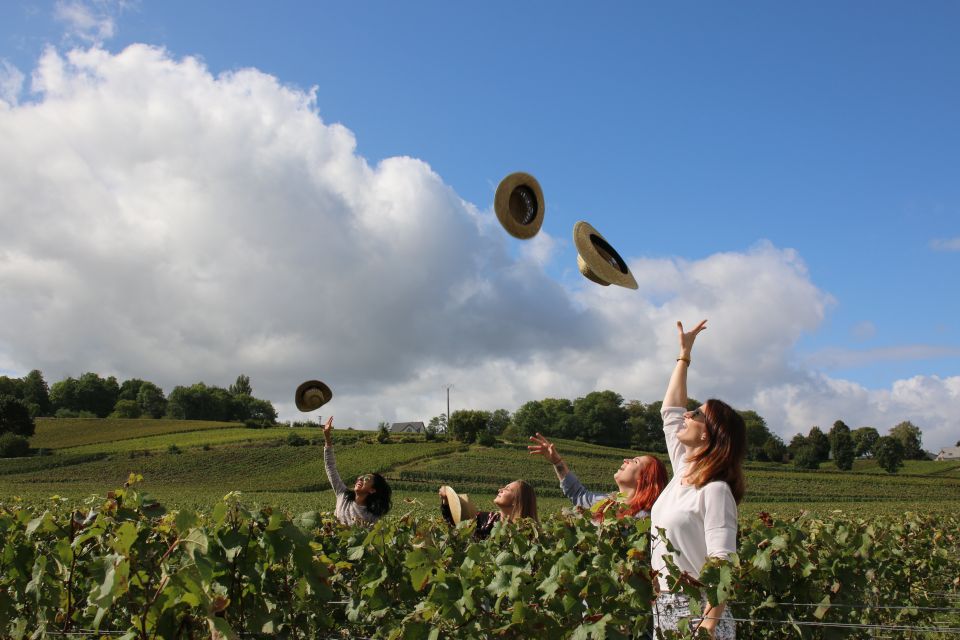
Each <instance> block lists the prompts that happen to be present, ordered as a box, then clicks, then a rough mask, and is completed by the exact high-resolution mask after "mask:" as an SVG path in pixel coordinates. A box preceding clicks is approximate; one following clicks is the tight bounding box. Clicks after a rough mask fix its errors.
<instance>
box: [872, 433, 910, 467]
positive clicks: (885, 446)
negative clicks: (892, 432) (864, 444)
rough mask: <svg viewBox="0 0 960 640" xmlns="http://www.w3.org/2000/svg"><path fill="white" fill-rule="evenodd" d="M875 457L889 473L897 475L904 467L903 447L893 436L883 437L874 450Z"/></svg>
mask: <svg viewBox="0 0 960 640" xmlns="http://www.w3.org/2000/svg"><path fill="white" fill-rule="evenodd" d="M873 457H874V458H876V460H877V464H879V465H880V468H881V469H884V470H886V472H887V473H896V472H897V470H898V469H899V468H900V467H902V466H903V445H902V444H900V441H899V440H897V439H896V438H894V437H893V436H883V437H882V438H880V439H879V440H877V444H876V445H875V446H874V448H873Z"/></svg>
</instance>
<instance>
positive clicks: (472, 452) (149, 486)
mask: <svg viewBox="0 0 960 640" xmlns="http://www.w3.org/2000/svg"><path fill="white" fill-rule="evenodd" d="M291 433H296V434H297V435H299V436H301V437H302V438H304V439H306V440H307V441H309V442H312V443H313V444H307V445H305V446H291V445H289V444H287V443H286V442H287V437H288V436H289V435H290V434H291ZM372 436H373V434H371V433H370V432H357V431H338V432H336V435H335V438H336V442H337V448H336V453H337V460H338V466H339V469H340V473H341V475H342V476H343V478H344V479H345V480H347V481H348V482H349V480H350V479H352V478H353V477H355V476H356V475H358V474H360V473H364V472H368V471H379V472H381V473H384V474H385V475H386V476H387V477H388V478H389V479H390V482H391V485H392V486H393V488H394V505H395V506H394V514H396V515H402V514H403V513H406V512H408V511H413V512H415V513H419V514H435V513H436V511H437V507H436V505H437V497H436V489H437V487H438V486H439V485H440V484H441V483H443V484H452V485H453V486H454V487H456V488H458V489H460V490H461V491H466V492H467V493H469V494H470V495H471V498H472V499H473V500H475V502H476V503H477V504H478V506H479V507H480V508H487V509H489V508H492V502H491V500H492V498H493V496H494V495H495V494H496V491H497V489H498V488H499V487H500V486H502V485H503V484H506V483H508V482H510V481H512V480H515V479H517V478H524V479H526V480H528V481H530V482H531V483H532V484H534V486H535V487H536V488H537V492H538V503H539V508H540V511H541V512H542V513H549V512H551V511H559V510H560V509H561V508H563V507H567V506H569V503H568V502H567V500H566V499H565V498H563V496H562V494H561V492H560V490H559V486H558V483H557V479H556V476H555V474H554V471H553V468H552V467H551V465H549V464H548V463H547V462H546V461H544V460H543V459H541V458H538V457H531V456H530V455H529V454H528V453H527V451H526V446H525V444H522V443H501V444H498V446H497V447H495V448H486V447H480V446H476V445H474V446H470V447H467V446H464V445H462V444H460V443H457V442H424V441H422V440H419V441H416V442H399V441H398V442H393V443H391V444H377V443H375V441H374V439H373V437H372ZM406 439H407V440H410V439H411V438H410V437H406ZM401 440H402V438H401ZM321 442H322V433H321V432H320V430H319V429H310V428H303V429H289V428H285V427H278V428H272V429H246V428H243V427H241V426H238V425H237V424H235V423H217V422H197V421H176V420H110V419H105V420H98V419H44V420H39V421H38V424H37V433H36V435H35V436H34V437H33V439H32V441H31V445H32V446H33V447H34V448H37V449H40V448H42V449H45V450H46V451H48V452H50V454H49V455H43V456H35V457H30V458H21V459H4V460H0V502H3V501H9V500H12V499H14V498H15V497H19V498H21V499H23V500H24V501H26V502H29V503H34V504H38V503H43V502H45V501H47V500H49V499H50V497H51V496H59V497H58V498H57V499H58V500H65V501H69V502H82V501H83V500H84V499H87V498H89V497H90V496H92V495H103V494H104V493H105V492H106V491H108V490H110V489H112V488H114V487H117V486H120V485H121V484H122V483H123V481H124V480H125V479H126V478H127V476H128V475H129V474H130V473H131V472H136V473H140V474H142V475H143V476H144V479H145V482H146V484H145V488H146V490H147V491H149V492H150V493H151V494H152V495H154V496H155V497H156V498H158V499H159V500H161V501H162V502H163V503H164V504H166V505H167V506H168V507H170V508H177V507H189V508H197V509H204V510H206V509H209V508H211V507H212V505H213V504H214V503H216V502H217V501H219V500H220V499H221V498H222V497H223V496H224V495H225V494H226V493H228V492H230V491H235V490H236V491H241V492H242V493H243V494H244V495H245V501H246V502H248V503H249V504H251V505H255V504H259V505H264V506H265V505H273V506H277V507H280V508H284V509H289V510H291V511H295V512H299V511H307V510H314V509H319V510H325V509H331V508H332V507H333V494H332V492H331V491H330V489H329V484H328V482H327V478H326V474H325V471H324V468H323V459H322V454H323V447H322V445H321V444H320V443H321ZM171 445H176V448H177V449H178V450H179V451H171V450H170V448H171ZM557 446H558V449H559V450H560V452H561V454H562V455H563V456H564V459H565V460H566V461H567V463H568V465H569V466H570V468H571V469H572V470H573V471H574V472H575V473H576V474H577V475H578V476H579V477H580V479H581V480H582V481H583V482H584V484H585V485H587V486H588V487H589V488H591V489H593V490H596V491H605V490H612V489H613V488H614V484H613V473H614V471H616V469H617V468H618V467H619V466H620V463H621V461H622V460H623V458H624V457H632V456H634V455H637V453H636V452H633V451H628V450H620V449H614V448H610V447H600V446H595V445H590V444H585V443H582V442H572V441H569V442H568V441H557ZM747 483H748V488H747V495H746V498H745V500H744V503H743V504H742V505H741V508H740V511H741V516H742V517H743V518H753V517H756V514H757V513H759V512H761V511H767V512H771V513H775V514H778V515H782V516H790V515H795V514H797V513H800V512H802V511H808V512H810V513H812V514H816V515H823V516H827V515H830V514H831V513H834V512H836V511H842V512H844V513H847V514H861V515H870V514H878V513H880V514H890V515H896V514H902V513H904V512H906V511H921V512H931V511H939V512H954V511H957V510H960V463H957V462H926V461H911V462H908V463H907V464H906V466H905V467H904V469H903V470H902V471H901V473H900V474H898V475H889V474H886V473H885V472H884V471H882V470H881V469H879V468H878V467H877V465H876V463H875V462H873V461H870V460H861V461H857V463H856V464H855V466H854V469H853V470H852V471H847V472H841V471H838V470H837V469H836V468H834V467H832V465H830V464H824V465H823V466H822V468H821V469H820V470H818V471H799V470H796V469H794V468H793V467H792V466H789V465H783V466H778V465H772V464H769V463H766V464H756V465H754V464H748V466H747Z"/></svg>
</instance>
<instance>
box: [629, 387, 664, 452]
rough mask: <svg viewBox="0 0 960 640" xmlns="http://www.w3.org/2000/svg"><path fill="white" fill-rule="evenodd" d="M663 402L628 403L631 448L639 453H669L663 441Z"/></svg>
mask: <svg viewBox="0 0 960 640" xmlns="http://www.w3.org/2000/svg"><path fill="white" fill-rule="evenodd" d="M662 406H663V402H662V401H659V400H658V401H657V402H653V403H651V404H644V403H642V402H639V401H637V400H632V401H630V402H628V403H627V404H626V405H625V406H624V409H626V411H627V429H628V431H629V432H630V434H631V435H630V447H631V448H633V449H636V450H638V451H656V452H659V453H666V452H667V443H666V442H665V441H664V439H663V418H661V417H660V408H661V407H662Z"/></svg>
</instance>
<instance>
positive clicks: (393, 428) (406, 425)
mask: <svg viewBox="0 0 960 640" xmlns="http://www.w3.org/2000/svg"><path fill="white" fill-rule="evenodd" d="M426 430H427V428H426V427H425V426H423V422H394V423H393V424H392V425H390V433H423V432H424V431H426Z"/></svg>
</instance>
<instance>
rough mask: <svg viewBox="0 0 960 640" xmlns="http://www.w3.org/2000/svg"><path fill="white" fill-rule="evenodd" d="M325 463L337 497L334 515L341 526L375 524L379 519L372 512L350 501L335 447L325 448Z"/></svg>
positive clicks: (328, 477)
mask: <svg viewBox="0 0 960 640" xmlns="http://www.w3.org/2000/svg"><path fill="white" fill-rule="evenodd" d="M323 463H324V465H325V466H326V467H327V479H329V480H330V486H331V487H333V493H334V494H336V496H337V506H336V508H335V509H334V511H333V513H334V515H335V516H337V520H339V521H340V524H346V525H352V524H361V523H374V522H376V521H377V520H378V519H379V518H378V517H377V516H375V515H373V514H372V513H370V511H369V510H368V509H367V508H366V507H364V506H362V505H359V504H357V503H356V501H354V500H350V499H349V497H348V494H347V485H345V484H343V480H341V479H340V474H339V473H338V472H337V459H336V458H334V456H333V447H332V446H331V447H328V446H324V447H323Z"/></svg>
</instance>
